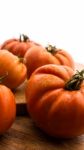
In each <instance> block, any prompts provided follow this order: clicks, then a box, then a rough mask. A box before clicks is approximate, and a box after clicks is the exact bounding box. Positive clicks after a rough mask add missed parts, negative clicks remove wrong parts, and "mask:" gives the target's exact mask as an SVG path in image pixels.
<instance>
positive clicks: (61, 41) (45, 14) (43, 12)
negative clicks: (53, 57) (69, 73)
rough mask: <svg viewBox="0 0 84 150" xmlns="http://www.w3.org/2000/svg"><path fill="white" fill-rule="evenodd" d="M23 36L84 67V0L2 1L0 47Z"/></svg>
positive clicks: (0, 3) (0, 1) (0, 9)
mask: <svg viewBox="0 0 84 150" xmlns="http://www.w3.org/2000/svg"><path fill="white" fill-rule="evenodd" d="M21 33H24V34H27V35H28V36H29V37H30V38H31V39H32V40H35V41H36V42H40V43H41V44H43V45H47V44H53V45H56V46H57V47H60V48H64V49H65V50H67V51H68V52H69V53H70V54H71V55H72V56H73V58H74V60H75V61H76V62H80V63H84V0H0V43H2V42H3V41H4V40H6V39H9V38H12V37H19V34H21Z"/></svg>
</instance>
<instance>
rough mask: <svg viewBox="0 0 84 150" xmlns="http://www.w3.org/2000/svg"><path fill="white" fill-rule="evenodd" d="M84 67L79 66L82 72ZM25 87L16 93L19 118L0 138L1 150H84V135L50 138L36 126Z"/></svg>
mask: <svg viewBox="0 0 84 150" xmlns="http://www.w3.org/2000/svg"><path fill="white" fill-rule="evenodd" d="M83 67H84V66H83V65H80V64H78V65H77V69H78V70H80V69H82V68H83ZM25 85H26V81H25V83H24V84H23V85H21V86H20V87H19V88H18V89H17V90H16V91H14V94H15V97H16V103H17V117H16V120H15V122H14V124H13V125H12V126H11V128H10V129H9V130H8V131H7V132H6V133H5V134H4V135H2V136H0V150H84V135H82V136H80V137H76V138H74V139H66V140H64V139H56V138H52V137H49V136H48V135H46V134H45V133H43V132H42V131H41V130H40V129H39V128H37V127H36V126H35V124H34V123H33V121H32V119H31V118H30V117H29V115H28V113H27V110H26V102H25V96H24V92H25Z"/></svg>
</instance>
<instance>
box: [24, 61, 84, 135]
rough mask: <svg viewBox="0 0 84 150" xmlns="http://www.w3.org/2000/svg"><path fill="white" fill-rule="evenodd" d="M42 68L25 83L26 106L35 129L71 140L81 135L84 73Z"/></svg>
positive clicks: (83, 126) (49, 67) (65, 69)
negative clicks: (36, 127) (35, 126)
mask: <svg viewBox="0 0 84 150" xmlns="http://www.w3.org/2000/svg"><path fill="white" fill-rule="evenodd" d="M74 73H75V72H74V71H73V70H72V69H71V68H70V67H68V66H62V65H52V64H49V65H45V66H42V67H39V68H38V69H36V70H35V71H34V72H33V74H32V75H31V77H30V79H29V80H28V84H27V87H26V92H25V95H26V102H27V108H28V112H29V114H30V116H31V117H32V119H33V120H34V122H35V123H36V125H37V126H38V127H39V128H41V129H42V130H43V131H45V132H46V133H47V134H48V135H51V136H54V137H59V138H60V137H61V138H71V137H75V136H78V135H81V134H84V82H83V80H84V70H83V71H81V72H78V73H76V74H74Z"/></svg>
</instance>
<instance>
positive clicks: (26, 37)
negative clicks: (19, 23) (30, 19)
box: [19, 34, 29, 42]
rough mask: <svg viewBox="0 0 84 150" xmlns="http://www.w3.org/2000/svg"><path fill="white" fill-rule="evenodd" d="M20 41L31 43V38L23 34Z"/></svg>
mask: <svg viewBox="0 0 84 150" xmlns="http://www.w3.org/2000/svg"><path fill="white" fill-rule="evenodd" d="M19 41H20V42H27V41H29V37H28V36H27V35H25V34H21V35H20V38H19Z"/></svg>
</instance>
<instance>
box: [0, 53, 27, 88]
mask: <svg viewBox="0 0 84 150" xmlns="http://www.w3.org/2000/svg"><path fill="white" fill-rule="evenodd" d="M0 66H1V67H0V77H1V78H2V80H1V83H2V84H4V85H6V86H7V87H9V88H11V89H14V88H17V87H18V86H19V85H20V84H21V83H23V82H24V80H25V79H26V73H27V69H26V66H25V65H24V64H23V63H22V62H21V61H20V58H18V57H17V56H15V55H13V54H12V53H10V52H9V51H7V50H3V51H0Z"/></svg>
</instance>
